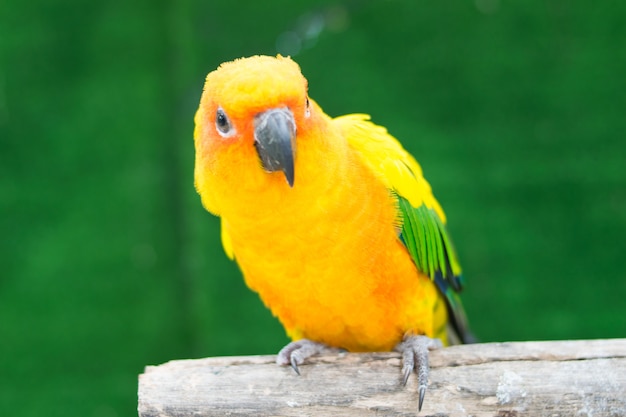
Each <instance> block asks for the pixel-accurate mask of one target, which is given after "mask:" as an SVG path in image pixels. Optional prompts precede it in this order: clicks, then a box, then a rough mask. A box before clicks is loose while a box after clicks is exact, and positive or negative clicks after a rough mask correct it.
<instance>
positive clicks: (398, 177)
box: [333, 114, 473, 342]
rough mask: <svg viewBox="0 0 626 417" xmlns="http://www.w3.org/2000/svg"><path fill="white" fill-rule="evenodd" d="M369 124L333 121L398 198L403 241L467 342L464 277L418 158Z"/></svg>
mask: <svg viewBox="0 0 626 417" xmlns="http://www.w3.org/2000/svg"><path fill="white" fill-rule="evenodd" d="M369 119H370V117H369V116H368V115H364V114H351V115H346V116H341V117H337V118H335V119H333V121H334V123H335V124H336V126H337V127H338V128H339V129H341V130H342V132H343V133H344V135H345V137H346V139H347V141H348V143H349V145H350V147H351V148H352V149H353V150H354V151H355V152H356V153H357V154H358V155H359V157H360V159H361V161H362V162H363V163H364V164H365V165H366V166H367V167H369V169H370V170H371V171H372V172H373V173H374V175H376V176H377V177H378V178H379V180H380V181H381V182H382V183H383V184H384V185H385V186H386V187H387V188H388V189H389V190H390V192H391V193H392V195H393V196H394V198H395V199H396V202H397V204H398V229H399V238H400V240H401V241H402V243H403V244H404V246H405V247H406V249H407V251H408V252H409V254H410V256H411V258H412V259H413V261H414V262H415V265H416V266H417V268H418V269H419V270H420V271H421V272H422V273H424V274H425V275H427V276H429V277H430V278H431V279H432V280H433V281H434V282H435V284H436V285H437V287H438V288H439V290H440V291H441V293H442V294H443V295H444V296H445V299H446V302H447V305H448V311H449V313H450V317H451V319H452V320H451V323H452V325H453V328H454V330H455V331H456V333H457V334H458V335H459V337H460V338H461V340H462V341H464V342H469V341H471V340H472V339H473V336H471V333H470V332H469V329H468V325H467V318H466V316H465V312H464V311H463V306H462V304H461V300H460V298H459V296H458V294H457V292H458V291H460V290H461V288H462V286H463V277H462V275H461V267H460V264H459V261H458V258H457V255H456V252H455V250H454V246H453V245H452V240H451V239H450V236H449V235H448V231H447V229H446V227H445V222H446V217H445V214H444V212H443V210H442V208H441V206H440V205H439V203H438V202H437V200H436V199H435V197H434V195H433V193H432V191H431V188H430V185H429V184H428V182H427V181H426V179H425V178H424V176H423V175H422V169H421V167H420V166H419V164H418V163H417V161H416V160H415V158H413V157H412V156H411V155H410V154H409V153H408V152H407V151H406V150H405V149H404V148H403V147H402V145H401V144H400V143H399V142H398V141H397V140H396V139H395V138H394V137H393V136H391V135H390V134H389V133H388V132H387V130H386V129H385V128H384V127H382V126H378V125H375V124H373V123H372V122H371V121H370V120H369Z"/></svg>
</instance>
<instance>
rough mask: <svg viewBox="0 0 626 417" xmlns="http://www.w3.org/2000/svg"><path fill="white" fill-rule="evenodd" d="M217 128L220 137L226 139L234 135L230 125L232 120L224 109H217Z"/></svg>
mask: <svg viewBox="0 0 626 417" xmlns="http://www.w3.org/2000/svg"><path fill="white" fill-rule="evenodd" d="M215 127H216V128H217V131H218V132H219V134H220V135H222V136H224V137H228V136H231V135H232V134H233V133H234V130H233V126H232V125H231V124H230V120H229V119H228V116H226V113H224V110H222V108H219V109H217V113H216V114H215Z"/></svg>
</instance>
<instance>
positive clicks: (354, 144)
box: [333, 114, 446, 223]
mask: <svg viewBox="0 0 626 417" xmlns="http://www.w3.org/2000/svg"><path fill="white" fill-rule="evenodd" d="M333 122H334V123H335V125H336V126H337V127H339V128H340V129H341V130H342V131H343V132H344V135H345V137H346V139H347V140H348V143H349V144H350V146H351V148H352V149H354V150H355V151H356V152H357V154H358V155H359V156H360V157H361V160H362V161H363V163H364V164H365V165H366V166H368V167H369V168H370V169H371V170H372V172H373V173H374V174H375V175H376V176H377V177H378V178H379V179H380V181H382V182H383V184H385V186H386V187H387V188H389V189H390V190H393V191H394V192H396V193H398V195H400V196H402V197H404V198H405V199H407V200H408V201H409V203H411V205H412V206H413V207H419V206H421V205H422V204H424V205H426V207H428V208H432V209H433V210H435V212H436V213H437V215H438V216H439V218H440V219H441V220H442V221H443V222H444V223H445V222H446V216H445V213H444V212H443V210H442V208H441V206H440V205H439V203H438V202H437V200H436V199H435V197H434V196H433V193H432V190H431V188H430V184H428V181H426V179H425V178H424V176H423V175H422V168H421V167H420V165H419V164H418V163H417V161H416V160H415V158H413V156H411V154H409V153H408V152H407V151H406V150H405V149H404V148H403V147H402V145H401V144H400V142H398V140H397V139H396V138H394V137H393V136H391V135H390V134H389V133H388V132H387V129H385V128H384V127H382V126H378V125H375V124H374V123H372V122H371V121H370V116H368V115H366V114H349V115H345V116H340V117H337V118H335V119H333Z"/></svg>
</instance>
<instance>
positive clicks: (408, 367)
mask: <svg viewBox="0 0 626 417" xmlns="http://www.w3.org/2000/svg"><path fill="white" fill-rule="evenodd" d="M442 346H443V345H442V343H441V340H439V339H432V338H430V337H427V336H406V337H405V338H404V340H403V341H402V342H400V343H399V344H398V345H397V346H396V348H395V350H396V351H398V352H401V353H402V373H403V378H402V383H403V384H404V385H406V383H407V381H408V380H409V376H410V375H411V372H412V371H413V370H415V372H416V373H417V383H418V386H419V388H418V390H419V408H418V410H419V411H421V410H422V404H423V403H424V396H425V395H426V387H427V386H428V372H429V370H430V366H429V365H428V351H429V350H433V349H439V348H441V347H442Z"/></svg>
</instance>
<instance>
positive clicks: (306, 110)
mask: <svg viewBox="0 0 626 417" xmlns="http://www.w3.org/2000/svg"><path fill="white" fill-rule="evenodd" d="M309 104H310V103H309V98H308V97H307V98H306V103H305V107H304V116H306V117H309V116H310V115H311V108H310V107H309Z"/></svg>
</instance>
